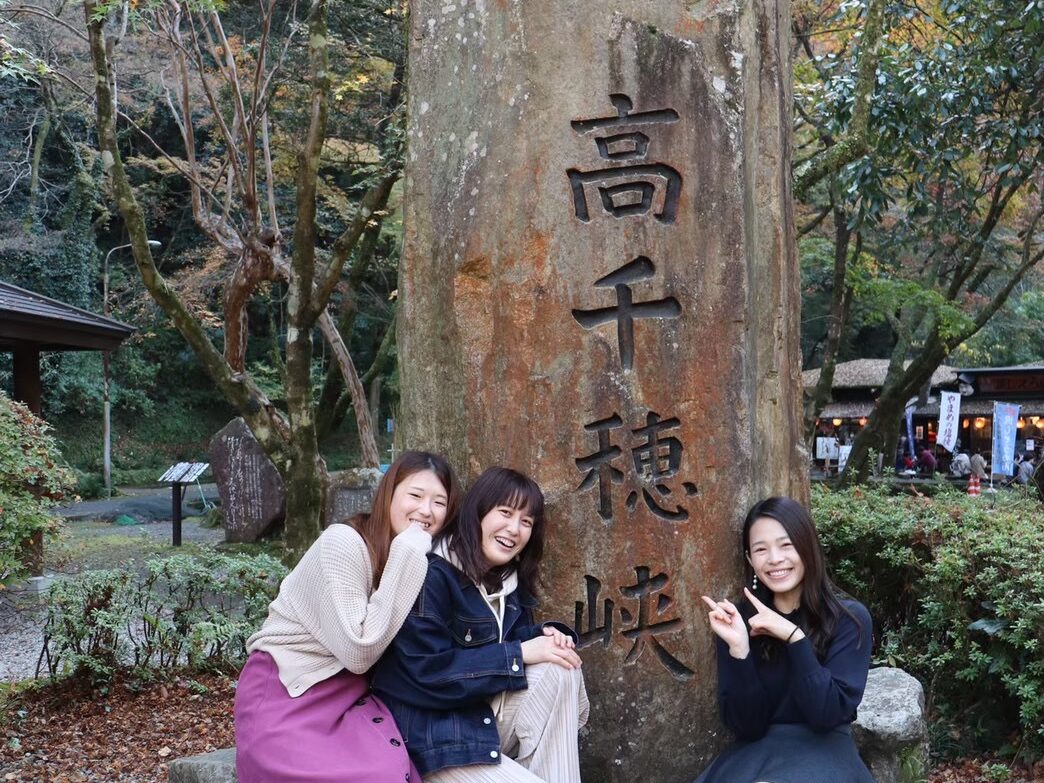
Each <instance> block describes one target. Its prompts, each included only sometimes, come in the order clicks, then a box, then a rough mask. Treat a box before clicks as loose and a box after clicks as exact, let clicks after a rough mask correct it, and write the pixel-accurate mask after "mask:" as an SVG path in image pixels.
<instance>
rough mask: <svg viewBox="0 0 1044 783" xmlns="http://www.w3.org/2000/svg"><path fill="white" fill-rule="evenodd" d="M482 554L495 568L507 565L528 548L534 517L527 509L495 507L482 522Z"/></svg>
mask: <svg viewBox="0 0 1044 783" xmlns="http://www.w3.org/2000/svg"><path fill="white" fill-rule="evenodd" d="M480 527H481V530H482V554H483V555H484V556H485V558H486V561H487V562H488V563H489V564H490V565H491V566H492V567H494V568H496V567H497V566H502V565H506V564H507V563H510V562H511V560H512V559H513V558H514V557H515V556H516V555H518V554H519V553H521V552H522V550H523V549H525V548H526V544H528V543H529V537H530V536H531V535H533V516H532V515H531V514H530V513H529V510H528V509H525V508H512V507H511V506H494V507H493V508H491V509H490V510H489V511H488V512H487V513H486V515H485V516H484V517H482V522H481V525H480Z"/></svg>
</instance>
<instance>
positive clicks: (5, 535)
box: [0, 392, 72, 585]
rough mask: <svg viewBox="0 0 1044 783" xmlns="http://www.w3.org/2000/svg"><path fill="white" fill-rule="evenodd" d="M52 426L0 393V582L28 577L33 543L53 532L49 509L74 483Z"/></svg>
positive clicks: (57, 523)
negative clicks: (59, 451) (52, 431)
mask: <svg viewBox="0 0 1044 783" xmlns="http://www.w3.org/2000/svg"><path fill="white" fill-rule="evenodd" d="M49 432H50V427H48V426H47V424H46V423H45V422H44V421H43V420H41V419H39V418H37V417H36V416H34V415H33V414H32V412H31V411H30V410H29V409H28V408H27V407H26V406H25V405H23V404H22V403H20V402H14V401H12V400H10V399H8V398H7V397H6V396H5V395H4V394H3V392H0V585H4V584H7V583H9V582H13V581H16V580H18V579H21V578H22V577H24V576H26V574H27V572H28V570H29V569H28V565H29V563H30V560H31V559H32V557H33V551H32V548H33V547H34V545H36V544H39V543H42V541H43V540H44V539H47V538H49V537H52V536H54V535H55V534H56V533H57V531H58V530H59V527H60V521H59V520H58V519H57V518H55V517H53V516H51V514H50V513H48V508H50V507H51V506H52V505H54V503H55V502H56V501H58V500H61V499H62V497H63V496H64V494H65V492H66V491H67V490H68V488H69V487H70V486H71V484H72V474H71V472H70V471H68V470H67V469H66V468H64V467H63V466H62V458H61V455H60V454H59V453H58V447H57V446H56V445H55V442H54V439H53V438H52V437H51V436H50V434H49Z"/></svg>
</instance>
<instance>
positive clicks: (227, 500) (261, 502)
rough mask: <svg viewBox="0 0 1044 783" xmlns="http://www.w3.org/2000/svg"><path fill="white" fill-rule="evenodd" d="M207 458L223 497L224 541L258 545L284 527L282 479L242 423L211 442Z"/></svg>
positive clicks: (230, 425)
mask: <svg viewBox="0 0 1044 783" xmlns="http://www.w3.org/2000/svg"><path fill="white" fill-rule="evenodd" d="M208 455H209V459H210V469H211V471H212V472H213V474H214V480H215V481H216V482H217V488H218V494H219V495H220V496H221V510H222V511H223V512H224V517H225V518H224V527H225V541H229V542H235V543H242V542H247V541H257V540H258V539H259V538H261V537H262V536H264V535H265V534H266V533H268V532H269V531H270V530H272V528H273V527H275V526H276V525H280V524H282V522H283V519H284V518H285V516H286V488H285V487H284V486H283V479H282V477H281V476H280V475H279V471H277V470H276V467H275V465H273V464H272V461H271V460H270V459H269V458H268V455H267V454H265V452H264V449H262V448H261V444H260V443H258V442H257V438H255V437H254V434H253V433H252V432H251V431H250V428H249V427H247V425H246V422H245V421H243V419H241V418H237V419H233V420H232V421H230V422H229V423H228V424H226V425H225V426H224V427H223V428H222V429H221V430H220V431H219V432H218V433H217V434H216V435H215V436H214V437H213V438H211V440H210V448H209V450H208Z"/></svg>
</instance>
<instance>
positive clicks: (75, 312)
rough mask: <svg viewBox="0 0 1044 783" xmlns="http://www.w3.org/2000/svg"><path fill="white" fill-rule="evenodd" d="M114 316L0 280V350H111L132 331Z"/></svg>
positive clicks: (132, 329)
mask: <svg viewBox="0 0 1044 783" xmlns="http://www.w3.org/2000/svg"><path fill="white" fill-rule="evenodd" d="M134 331H135V330H134V327H133V326H128V325H127V324H125V323H121V322H120V321H117V320H115V319H113V318H106V317H105V316H103V315H98V314H97V313H92V312H90V311H89V310H83V309H81V308H79V307H73V306H72V305H68V304H65V303H64V302H59V301H58V300H57V299H51V298H50V297H47V296H43V295H41V294H36V293H33V292H32V291H27V290H26V289H24V288H19V287H18V286H16V285H11V284H10V283H5V282H2V281H0V351H13V350H15V349H16V348H18V347H22V346H33V347H36V348H38V349H39V350H41V351H99V350H100V351H112V350H115V349H116V348H119V346H120V343H122V342H123V341H124V340H126V339H127V338H128V337H130V335H132V334H133V333H134Z"/></svg>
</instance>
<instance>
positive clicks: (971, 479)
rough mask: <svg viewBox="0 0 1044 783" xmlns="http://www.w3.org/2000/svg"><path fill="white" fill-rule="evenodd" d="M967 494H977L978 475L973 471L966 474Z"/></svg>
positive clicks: (974, 496)
mask: <svg viewBox="0 0 1044 783" xmlns="http://www.w3.org/2000/svg"><path fill="white" fill-rule="evenodd" d="M968 494H969V495H971V496H972V497H973V498H977V497H978V496H979V477H978V476H976V475H975V474H974V473H972V474H971V475H970V476H968Z"/></svg>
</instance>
